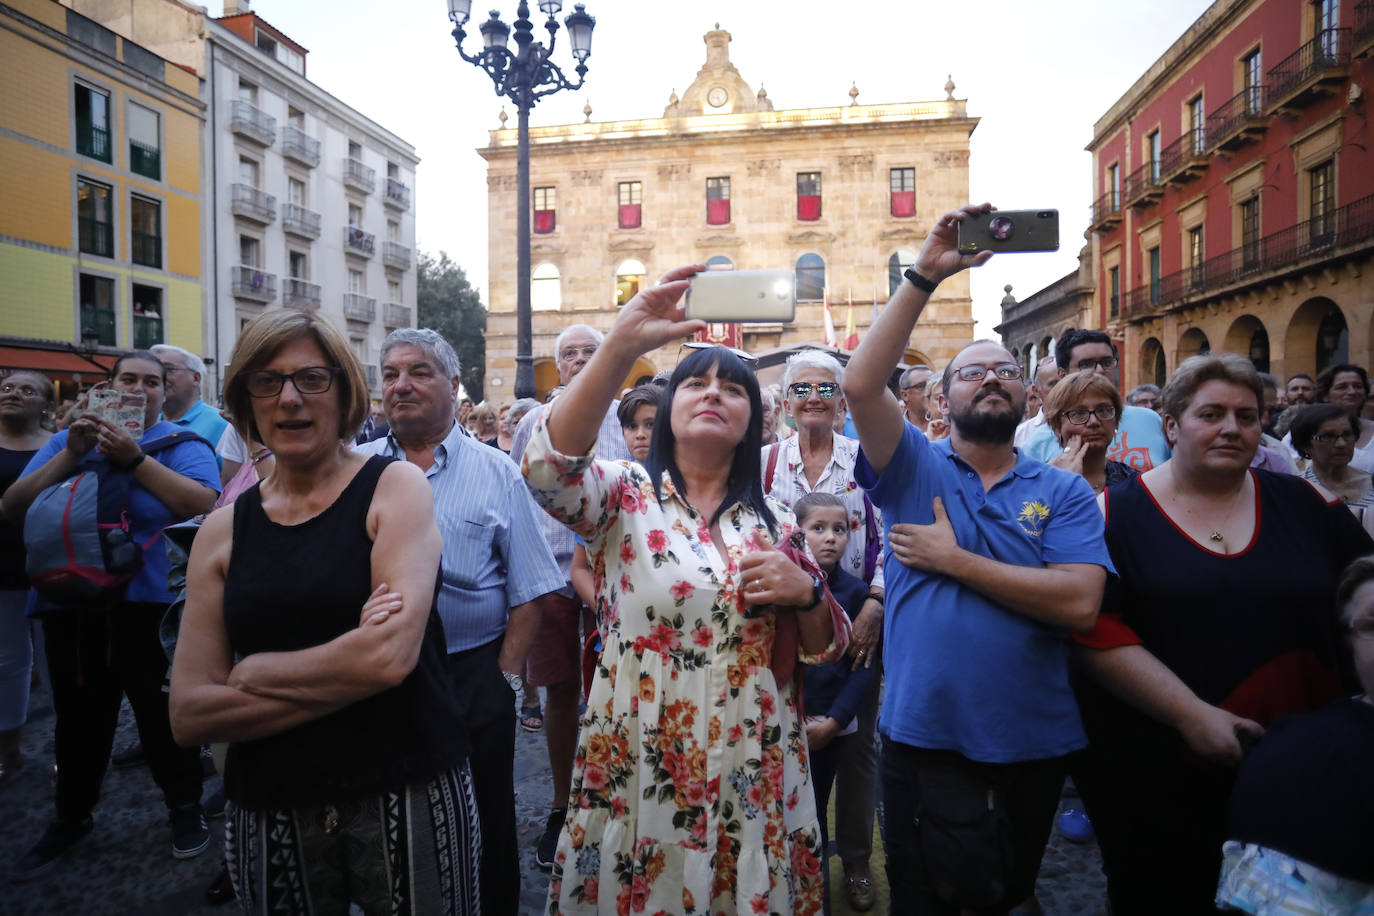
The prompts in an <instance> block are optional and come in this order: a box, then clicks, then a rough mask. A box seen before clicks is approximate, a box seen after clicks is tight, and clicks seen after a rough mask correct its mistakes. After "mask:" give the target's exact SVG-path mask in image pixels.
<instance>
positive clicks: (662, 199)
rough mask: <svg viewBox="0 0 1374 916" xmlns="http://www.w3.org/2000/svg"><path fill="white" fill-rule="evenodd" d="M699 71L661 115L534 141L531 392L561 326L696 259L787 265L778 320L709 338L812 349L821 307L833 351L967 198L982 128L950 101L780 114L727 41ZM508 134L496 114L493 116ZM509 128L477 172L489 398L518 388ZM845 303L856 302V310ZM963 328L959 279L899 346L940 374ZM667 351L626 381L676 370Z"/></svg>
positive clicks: (597, 318)
mask: <svg viewBox="0 0 1374 916" xmlns="http://www.w3.org/2000/svg"><path fill="white" fill-rule="evenodd" d="M704 40H705V44H706V52H707V53H706V62H705V64H704V65H703V66H702V68H701V69H700V70H699V71H698V72H697V74H696V77H695V79H693V80H692V82H691V84H690V85H689V86H688V87H687V88H686V90H685V91H684V92H683V93H682V95H681V96H680V97H679V96H678V95H677V94H676V93H675V92H674V93H673V94H672V95H671V96H670V97H669V101H668V105H667V107H666V108H665V109H664V111H663V114H662V116H661V117H656V118H646V119H642V120H630V121H613V122H593V121H591V118H590V112H588V120H587V122H585V123H581V124H569V125H560V126H554V127H538V128H531V130H530V187H531V189H532V198H533V199H532V204H533V210H534V213H533V217H532V220H531V225H532V227H533V236H532V245H533V259H532V266H533V281H532V287H531V298H532V300H533V308H534V312H533V329H534V347H533V351H534V357H535V382H536V386H537V387H538V389H539V393H540V395H541V396H542V395H543V394H544V393H545V392H546V391H547V390H548V389H549V388H550V387H552V386H553V385H554V384H556V381H555V380H556V371H555V369H554V367H553V363H552V355H553V342H554V338H555V337H556V336H557V335H558V333H559V331H560V330H561V329H562V328H564V327H566V326H567V325H569V324H572V323H576V322H582V323H586V324H590V325H592V326H594V327H597V328H600V329H602V330H605V329H607V328H609V327H610V325H611V322H612V321H613V320H614V318H615V315H616V311H617V309H618V308H619V306H620V305H622V304H623V303H624V302H625V301H627V300H628V298H629V296H631V295H633V293H634V291H635V290H636V289H638V288H639V286H640V285H641V284H643V283H652V282H654V280H655V279H656V278H657V277H658V276H660V275H661V274H662V273H663V272H664V271H666V270H668V269H670V268H672V267H674V266H676V265H679V264H686V263H692V262H708V263H709V264H710V265H711V266H712V267H713V268H719V269H729V268H737V269H762V268H788V269H795V270H796V271H797V277H798V299H799V301H798V305H797V312H796V317H795V320H793V321H791V322H788V323H785V324H744V325H739V326H730V327H725V328H718V329H715V330H716V331H717V333H718V334H719V335H721V336H724V337H726V338H728V339H731V340H733V341H735V342H737V343H738V345H740V346H742V347H743V348H745V349H747V350H749V351H751V352H755V353H759V352H765V351H770V350H774V349H776V348H780V347H790V346H794V345H797V344H801V343H815V344H823V343H824V342H825V339H826V333H825V329H824V328H825V319H824V307H825V301H826V300H827V299H828V301H829V302H830V306H831V310H832V314H833V320H834V324H835V327H836V332H837V336H838V341H837V343H838V344H839V345H840V346H839V349H841V350H843V344H844V341H845V336H846V335H845V326H846V323H847V321H848V319H849V316H850V314H851V312H852V314H853V319H854V324H855V326H856V329H857V331H858V333H859V334H862V333H863V332H864V330H865V329H866V328H867V327H868V326H869V324H870V323H871V321H872V317H873V315H874V314H876V310H877V308H880V307H881V306H882V304H883V303H884V302H886V300H887V297H888V295H889V291H890V289H892V288H894V284H892V283H891V282H890V279H891V278H892V277H894V276H895V277H896V278H897V279H900V275H901V270H902V269H904V267H905V266H906V265H907V264H909V263H910V262H911V261H912V260H914V258H915V253H916V251H917V250H919V248H920V246H921V243H922V241H923V240H924V238H925V236H926V233H927V232H928V231H929V229H930V227H931V226H932V225H933V223H934V221H935V220H936V219H938V218H939V216H940V214H942V213H944V212H945V211H947V210H949V209H952V208H954V207H956V206H959V205H960V204H962V203H964V202H965V201H966V199H967V197H968V156H969V136H970V134H971V133H972V132H973V130H974V128H975V127H976V126H977V124H978V119H977V118H971V117H969V116H968V114H967V111H966V103H965V101H964V100H961V99H955V98H954V96H953V89H954V86H953V84H952V83H950V84H947V85H946V95H947V96H948V97H947V98H945V99H942V100H938V101H930V102H904V103H899V104H891V105H860V104H858V99H857V96H858V90H857V89H853V88H851V90H850V96H851V102H852V104H850V105H847V106H841V107H833V108H800V109H787V110H776V109H775V108H774V107H773V103H772V101H771V100H770V99H769V98H768V95H767V93H766V92H765V91H764V90H763V89H762V88H760V89H758V90H757V91H755V90H754V88H753V87H752V86H751V85H750V84H748V83H747V82H746V81H745V80H744V78H743V77H742V76H741V75H740V73H739V72H738V70H737V69H736V68H735V66H734V65H733V64H732V63H731V62H730V56H729V44H730V33H729V32H727V31H724V30H722V29H720V28H719V27H717V28H716V29H714V30H712V31H710V32H707V33H706V35H705V39H704ZM503 122H504V118H503ZM516 140H517V136H516V131H515V130H513V129H508V128H503V129H498V130H494V131H492V132H491V135H490V142H489V144H488V145H487V146H486V147H484V148H481V149H479V150H478V152H479V153H480V154H481V155H482V156H483V157H484V158H485V159H486V160H487V162H488V167H487V181H488V229H489V239H490V245H489V250H490V256H489V257H490V265H489V266H490V293H489V300H490V304H489V311H488V318H487V367H486V380H487V385H488V386H489V387H488V389H487V396H488V397H489V398H491V399H493V400H502V399H506V398H509V397H510V396H511V393H512V392H513V390H514V383H515V342H516V341H515V328H516V316H515V301H516V245H515V244H514V239H513V236H514V235H515V233H516V216H517V212H516V206H517V204H516ZM851 303H852V305H851ZM972 334H973V317H972V309H971V300H970V296H969V287H968V278H967V276H966V275H963V274H961V275H959V276H957V277H955V278H954V279H952V280H950V281H949V282H948V283H945V284H942V285H941V287H940V290H939V292H938V293H937V294H936V296H935V297H934V299H933V300H932V302H931V303H930V305H929V306H928V307H927V309H926V312H925V315H924V316H923V318H922V320H921V324H920V326H919V327H918V328H917V331H916V335H915V336H914V337H913V339H912V340H911V341H910V343H909V347H908V350H907V359H908V361H910V362H912V363H916V362H924V363H929V364H938V363H941V362H943V361H944V360H946V359H948V358H949V357H950V356H952V355H953V354H954V353H955V352H956V351H957V349H958V348H959V346H961V345H962V344H963V343H965V342H967V341H968V340H969V339H970V338H971V337H972ZM676 359H677V347H676V346H672V347H665V348H663V349H661V350H659V351H657V352H655V353H652V354H649V355H648V356H647V357H646V358H645V359H643V360H642V361H641V364H640V365H639V366H637V367H636V369H635V372H634V373H633V375H634V376H639V375H641V374H647V373H652V372H655V371H658V370H661V369H665V368H671V367H672V366H673V365H674V364H675V362H676Z"/></svg>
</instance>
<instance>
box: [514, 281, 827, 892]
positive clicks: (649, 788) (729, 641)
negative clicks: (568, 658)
mask: <svg viewBox="0 0 1374 916" xmlns="http://www.w3.org/2000/svg"><path fill="white" fill-rule="evenodd" d="M703 269H704V265H700V264H698V265H693V266H690V267H684V268H678V269H676V270H674V271H671V272H669V273H668V274H667V275H666V276H665V277H664V279H663V281H662V282H661V283H659V284H658V285H657V286H654V287H651V288H649V289H646V290H643V291H641V292H640V293H638V294H637V295H636V296H635V297H634V298H633V299H631V300H630V302H629V303H628V304H627V305H626V306H625V307H624V308H623V309H622V310H621V312H620V315H619V316H618V317H617V319H616V323H615V326H614V327H613V328H612V330H611V333H610V334H608V335H607V336H606V339H605V341H604V342H603V343H602V344H601V346H600V348H599V349H598V350H597V351H596V354H595V355H594V356H593V357H592V358H591V361H590V362H589V363H588V364H587V366H586V367H585V368H584V369H583V370H582V371H581V372H580V373H579V374H578V375H577V377H576V378H575V379H574V380H573V381H572V383H571V384H570V385H569V386H568V389H567V390H566V391H565V392H564V393H563V394H562V396H560V397H559V398H558V400H557V401H555V402H554V404H553V406H552V408H550V410H549V411H548V412H547V413H546V414H545V415H544V416H543V417H541V419H540V422H539V424H538V426H537V427H536V430H535V433H534V436H533V438H532V439H531V440H530V445H529V448H528V450H527V451H526V452H525V457H524V469H525V475H526V477H527V478H528V479H529V483H530V486H531V488H532V489H533V490H534V493H535V497H536V499H538V500H539V501H540V502H541V503H542V504H543V505H544V507H545V508H546V509H547V510H548V511H549V513H550V514H551V515H552V516H553V517H554V518H556V519H558V520H559V521H560V522H563V523H564V524H567V525H568V526H569V527H571V528H572V529H573V530H574V531H575V532H577V534H578V535H580V536H581V537H582V538H583V539H584V540H585V541H586V543H587V550H588V553H589V554H590V555H591V558H592V564H593V567H594V568H595V569H596V570H597V575H596V585H597V604H598V611H599V612H600V614H601V617H602V620H603V622H604V627H605V630H606V644H605V648H604V650H603V652H602V655H601V659H600V662H599V663H598V665H597V668H596V673H595V677H594V680H593V683H592V687H591V694H590V698H589V699H588V701H587V712H586V715H585V716H584V717H583V720H582V731H581V735H580V738H579V746H578V751H577V758H576V765H575V769H574V773H573V785H572V796H571V802H570V804H569V807H568V816H567V822H566V824H565V825H564V828H563V832H562V833H561V834H560V836H559V842H558V852H557V855H556V857H555V861H554V871H553V880H552V883H551V884H550V887H549V904H548V912H550V913H559V912H579V913H593V912H598V911H602V910H603V909H604V910H605V911H610V910H611V909H618V910H619V911H620V912H627V911H630V910H633V911H634V912H641V911H643V912H655V911H659V910H663V911H667V912H707V911H709V912H712V913H721V912H724V913H734V912H797V913H817V912H819V911H820V909H821V893H822V891H821V889H822V878H821V875H820V864H819V863H820V852H821V850H820V831H819V825H818V820H817V817H816V810H815V802H814V798H813V794H812V790H811V785H810V782H809V775H808V770H807V764H806V738H805V734H804V731H803V729H802V723H801V721H800V719H799V717H798V715H797V709H796V699H795V689H794V685H793V677H794V675H795V674H796V673H797V662H798V661H805V662H811V661H822V660H828V659H832V658H835V657H838V654H839V652H840V651H842V649H843V643H844V640H845V634H846V632H847V627H846V624H845V622H844V621H845V620H846V618H844V616H843V611H842V610H840V609H839V608H838V607H837V606H835V605H834V603H833V600H828V594H827V593H826V591H825V587H824V582H823V580H822V578H821V576H820V575H819V573H818V572H816V573H812V574H808V573H807V572H805V571H803V568H802V567H801V566H798V565H797V564H796V563H794V562H793V561H792V560H791V559H789V558H788V555H787V554H785V553H784V552H783V551H781V550H778V549H775V547H774V541H775V540H776V539H778V538H782V537H787V538H788V545H787V546H788V547H789V548H795V541H796V540H800V541H801V543H802V545H803V546H802V547H801V548H800V551H799V552H798V556H799V560H800V561H801V562H803V563H807V562H808V560H809V556H810V555H809V554H808V553H806V549H805V546H804V544H805V542H804V539H801V538H800V535H799V534H798V536H797V538H796V539H793V538H792V537H791V535H792V534H793V533H794V532H793V530H792V529H793V525H792V516H791V513H790V512H788V510H787V509H785V508H784V507H783V506H782V505H781V504H780V503H777V502H774V501H772V500H771V499H770V498H768V497H765V496H764V493H763V487H762V481H761V474H760V467H759V450H760V444H761V441H762V422H761V417H760V413H761V410H762V402H761V400H760V397H759V387H758V382H757V381H756V380H755V378H754V374H753V372H752V369H751V366H750V365H749V364H748V362H747V360H746V359H745V358H742V357H741V355H739V354H737V353H736V352H735V351H732V350H729V349H727V348H724V347H707V348H704V349H695V350H692V351H691V352H690V353H688V355H687V356H686V357H685V358H684V359H683V360H682V361H681V362H680V363H679V364H678V366H677V368H676V369H675V370H674V371H673V374H672V377H671V378H670V379H669V380H668V385H667V388H666V389H665V391H664V393H663V400H662V402H661V405H660V407H659V413H658V418H657V421H656V422H655V423H654V435H653V440H652V443H651V445H650V448H649V454H648V456H647V458H646V460H645V462H644V464H643V465H640V464H637V463H625V462H607V461H597V460H594V459H593V458H592V457H591V456H592V455H593V454H594V446H595V436H596V431H597V429H598V428H599V426H600V423H601V418H602V417H603V416H604V415H605V412H606V407H607V405H608V404H609V403H610V401H611V399H612V398H613V397H614V396H615V393H616V392H617V391H618V390H619V387H620V382H621V380H622V379H624V378H625V376H626V375H627V374H628V373H629V372H630V370H631V368H632V367H633V365H634V362H635V359H636V358H637V357H639V356H640V355H641V354H643V353H646V352H649V351H651V350H654V349H656V348H658V347H659V346H662V345H663V344H666V343H669V342H670V341H673V340H676V339H679V338H681V337H683V336H684V335H686V334H689V333H692V332H694V331H697V330H699V329H700V328H702V327H703V326H704V323H703V322H701V321H685V320H683V310H682V308H681V307H680V306H679V305H678V300H679V299H680V298H681V297H682V294H683V292H684V291H685V290H686V288H687V278H688V277H690V276H691V275H692V274H694V273H696V272H697V271H699V270H703ZM746 356H747V355H746ZM750 359H752V358H750ZM811 563H812V564H814V561H811ZM813 568H814V565H813ZM836 614H838V615H839V619H840V622H839V625H838V631H837V627H836V617H835V615H836ZM836 643H839V646H838V648H837V646H836ZM770 663H771V664H770Z"/></svg>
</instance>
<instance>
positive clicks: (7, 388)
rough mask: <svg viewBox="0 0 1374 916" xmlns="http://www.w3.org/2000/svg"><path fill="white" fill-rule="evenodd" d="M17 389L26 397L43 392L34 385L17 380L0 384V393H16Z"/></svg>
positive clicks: (32, 396)
mask: <svg viewBox="0 0 1374 916" xmlns="http://www.w3.org/2000/svg"><path fill="white" fill-rule="evenodd" d="M16 391H17V392H19V394H20V396H21V397H26V398H36V397H38V396H39V395H40V394H42V392H40V391H39V390H38V389H37V388H35V387H34V386H33V385H20V384H18V383H17V382H5V383H4V384H0V394H14V393H15V392H16Z"/></svg>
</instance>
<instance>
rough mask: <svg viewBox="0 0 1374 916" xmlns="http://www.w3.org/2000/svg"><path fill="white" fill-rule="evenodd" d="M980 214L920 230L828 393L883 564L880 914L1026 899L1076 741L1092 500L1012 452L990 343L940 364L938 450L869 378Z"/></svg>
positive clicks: (979, 258) (1096, 531)
mask: <svg viewBox="0 0 1374 916" xmlns="http://www.w3.org/2000/svg"><path fill="white" fill-rule="evenodd" d="M990 209H991V207H989V206H988V205H986V204H985V205H983V206H981V207H972V206H970V207H965V208H963V209H961V210H957V211H954V212H952V213H947V214H945V215H944V216H943V217H941V218H940V220H939V222H938V223H936V225H935V227H934V228H933V229H932V230H931V233H930V235H929V236H927V238H926V242H925V244H924V245H923V246H922V249H921V254H920V256H919V257H918V258H917V259H916V263H915V265H913V267H912V268H911V269H909V270H908V271H907V272H906V274H905V278H906V279H905V281H904V282H903V283H902V284H901V286H900V287H899V288H898V290H897V292H896V293H894V294H893V296H892V298H891V299H890V300H889V301H888V304H887V306H886V307H885V308H884V309H883V312H882V314H881V315H880V316H879V317H878V321H877V323H876V326H875V332H876V333H870V334H866V335H865V336H864V339H863V341H862V342H861V343H860V344H859V348H858V350H857V351H856V352H855V354H854V357H853V358H852V359H851V360H850V363H849V367H848V369H847V371H846V372H845V376H844V381H843V389H844V394H845V397H846V398H847V399H848V400H849V404H850V410H851V412H852V414H853V417H854V423H855V426H856V427H857V429H858V433H859V442H860V444H861V446H862V452H861V453H860V456H859V460H858V465H857V467H856V478H857V480H858V482H859V483H860V484H861V485H862V486H864V487H865V488H867V489H868V490H869V492H870V494H871V496H872V498H873V502H874V503H876V504H877V506H878V508H879V509H880V510H881V511H882V513H883V516H884V518H886V519H888V520H889V521H891V522H892V527H891V529H890V532H889V545H890V548H891V550H892V554H893V557H894V558H895V559H897V560H898V561H899V562H896V563H891V564H888V566H887V567H886V572H885V574H886V576H887V580H886V589H887V591H886V604H887V607H888V612H887V613H886V614H885V615H884V627H883V629H884V631H883V660H884V663H885V668H886V670H887V684H886V692H885V699H884V702H883V708H882V713H881V715H880V718H879V729H880V730H881V731H882V733H883V737H884V742H883V761H882V780H883V797H884V798H885V799H886V805H887V809H886V814H887V820H886V823H887V844H888V858H887V873H888V880H889V882H890V884H891V887H892V912H894V913H934V914H957V913H959V911H960V909H961V908H971V909H976V910H978V911H979V912H984V911H987V912H1000V911H1005V910H1009V909H1010V908H1012V907H1013V906H1015V905H1016V904H1018V903H1019V902H1021V901H1023V900H1025V899H1026V898H1027V897H1028V896H1030V894H1031V892H1032V889H1033V888H1034V884H1035V876H1036V873H1037V871H1038V869H1039V864H1040V857H1041V854H1042V852H1043V851H1044V847H1045V842H1046V840H1047V839H1048V837H1049V833H1050V827H1051V822H1052V819H1053V817H1054V812H1055V809H1056V807H1057V806H1058V800H1059V790H1060V786H1061V784H1062V783H1063V779H1064V774H1065V771H1066V769H1067V766H1066V760H1067V755H1069V754H1071V753H1072V752H1074V751H1076V750H1078V749H1080V748H1082V747H1083V746H1084V745H1085V744H1086V743H1087V739H1086V738H1085V736H1084V733H1083V726H1082V723H1081V722H1080V720H1079V716H1078V707H1077V705H1076V703H1075V701H1074V696H1073V691H1072V690H1071V689H1070V687H1069V670H1068V651H1069V632H1070V631H1072V630H1080V631H1086V630H1088V629H1090V628H1091V627H1092V626H1093V625H1094V623H1095V621H1096V620H1097V611H1098V606H1099V604H1100V603H1101V598H1102V588H1103V584H1104V583H1105V581H1106V577H1107V572H1108V571H1110V570H1111V560H1110V558H1109V556H1108V554H1107V549H1106V546H1105V544H1104V542H1103V536H1102V531H1103V525H1102V516H1101V514H1100V513H1099V512H1098V510H1097V506H1096V504H1095V501H1094V497H1093V492H1092V488H1091V487H1090V486H1089V485H1088V483H1087V482H1086V481H1085V480H1083V478H1081V477H1079V476H1077V475H1074V474H1070V473H1068V472H1066V471H1061V470H1059V469H1058V468H1053V467H1050V466H1048V465H1046V464H1043V463H1041V462H1039V461H1035V460H1033V459H1031V458H1028V457H1026V456H1025V455H1024V454H1021V453H1018V451H1017V450H1016V449H1015V448H1014V447H1013V446H1012V436H1013V434H1014V433H1015V431H1016V425H1017V422H1018V421H1019V420H1020V418H1021V415H1022V411H1023V409H1024V406H1025V397H1026V390H1025V381H1024V380H1023V379H1022V370H1021V367H1020V365H1018V364H1017V362H1016V359H1015V358H1014V357H1013V356H1012V354H1011V353H1009V352H1008V351H1007V350H1006V349H1005V348H1003V347H1002V346H1001V345H1000V344H997V343H994V342H992V341H976V342H974V343H972V344H969V345H968V346H966V347H965V348H964V349H963V350H962V351H960V352H959V353H958V355H956V356H955V357H954V359H953V360H951V361H950V363H949V365H948V366H947V367H946V368H945V371H944V375H943V378H942V382H941V392H940V393H939V394H938V395H937V396H936V400H937V402H938V403H939V405H940V407H941V409H942V410H943V411H944V412H945V414H946V416H948V418H949V421H950V426H951V431H950V436H949V438H948V439H945V440H941V441H939V442H934V443H932V442H930V441H929V440H927V439H926V437H925V436H924V435H923V434H922V433H921V432H920V430H918V429H917V428H916V427H915V426H912V425H910V424H907V423H903V422H901V421H900V420H899V419H898V418H897V415H896V411H895V410H894V407H895V405H894V404H893V403H892V398H893V395H892V394H891V393H890V392H889V391H888V389H887V386H886V382H887V378H888V376H889V374H890V373H891V371H892V369H893V367H895V366H896V364H897V362H898V360H899V359H900V358H901V356H902V352H903V348H904V347H905V346H906V343H907V341H908V339H909V338H910V336H911V333H912V330H913V329H914V328H915V325H916V321H917V319H918V318H919V317H920V315H921V311H922V309H923V308H924V307H925V304H926V302H927V300H928V299H929V298H930V294H931V293H932V292H934V290H935V288H936V286H937V285H938V284H939V283H940V282H941V281H943V280H945V279H947V278H948V277H950V276H952V275H954V274H956V273H957V272H959V271H960V270H963V269H964V268H966V267H971V266H976V265H980V264H982V263H984V262H985V261H987V260H988V258H989V257H991V254H990V253H988V252H983V253H980V254H978V255H969V256H966V255H960V254H959V252H958V248H957V227H958V224H959V222H960V221H962V220H963V219H965V218H966V217H968V216H972V215H975V214H979V213H985V212H987V211H988V210H990ZM951 831H952V832H951ZM951 840H952V842H951Z"/></svg>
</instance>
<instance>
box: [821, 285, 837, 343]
mask: <svg viewBox="0 0 1374 916" xmlns="http://www.w3.org/2000/svg"><path fill="white" fill-rule="evenodd" d="M821 298H822V299H823V300H824V303H825V309H824V311H825V345H826V346H827V347H833V346H836V343H835V316H833V315H831V314H830V291H829V290H826V291H825V292H823V293H821Z"/></svg>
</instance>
